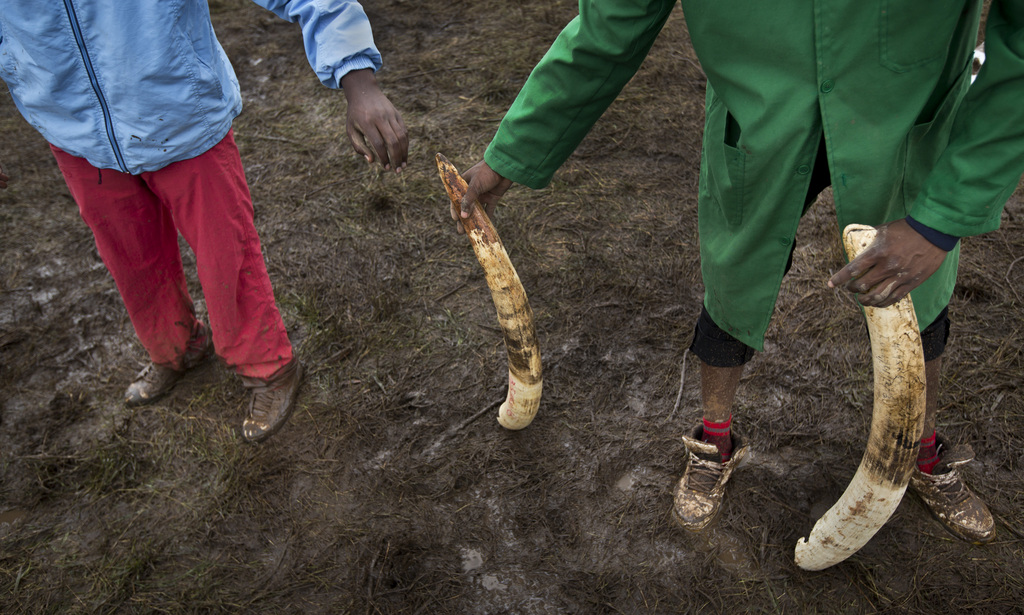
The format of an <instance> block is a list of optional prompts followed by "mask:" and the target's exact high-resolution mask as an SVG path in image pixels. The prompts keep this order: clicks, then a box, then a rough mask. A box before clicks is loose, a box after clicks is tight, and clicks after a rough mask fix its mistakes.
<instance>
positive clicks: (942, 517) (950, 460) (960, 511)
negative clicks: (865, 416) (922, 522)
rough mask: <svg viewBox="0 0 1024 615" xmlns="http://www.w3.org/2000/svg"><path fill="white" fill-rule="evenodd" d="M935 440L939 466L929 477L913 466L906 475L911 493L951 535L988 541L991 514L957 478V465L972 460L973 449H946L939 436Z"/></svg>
mask: <svg viewBox="0 0 1024 615" xmlns="http://www.w3.org/2000/svg"><path fill="white" fill-rule="evenodd" d="M936 439H937V440H938V443H939V463H938V465H936V466H935V470H934V471H933V472H932V473H931V474H925V473H924V472H921V471H920V470H918V469H917V468H916V467H915V468H914V472H913V473H912V474H911V475H910V489H911V491H913V492H914V493H916V494H917V496H918V497H919V498H921V501H922V502H924V505H925V507H926V508H928V510H929V511H930V512H931V513H932V516H933V517H935V518H936V519H937V520H938V521H939V523H941V524H942V525H943V527H945V528H946V529H947V530H949V531H950V532H951V533H952V534H953V535H954V536H957V537H958V538H961V539H963V540H966V541H968V542H972V543H974V544H984V543H986V542H988V541H990V540H992V537H993V536H994V535H995V521H994V520H993V519H992V513H990V512H989V510H988V507H987V506H985V502H983V501H981V498H979V497H978V496H977V495H975V494H974V493H973V492H972V491H971V490H970V489H968V488H967V485H965V484H964V482H963V480H962V479H961V478H960V466H962V465H964V464H965V463H967V462H969V461H971V460H972V459H974V450H973V449H972V448H971V446H970V445H968V444H965V445H961V446H956V447H950V448H947V446H946V443H945V441H944V440H943V439H942V436H938V437H937V438H936Z"/></svg>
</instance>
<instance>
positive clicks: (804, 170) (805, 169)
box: [796, 164, 811, 175]
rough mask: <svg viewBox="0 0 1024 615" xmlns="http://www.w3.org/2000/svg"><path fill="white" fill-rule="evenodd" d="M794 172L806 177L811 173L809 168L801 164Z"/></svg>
mask: <svg viewBox="0 0 1024 615" xmlns="http://www.w3.org/2000/svg"><path fill="white" fill-rule="evenodd" d="M796 172H797V173H799V174H800V175H807V174H808V173H810V172H811V167H809V166H807V165H806V164H802V165H800V166H799V167H797V169H796Z"/></svg>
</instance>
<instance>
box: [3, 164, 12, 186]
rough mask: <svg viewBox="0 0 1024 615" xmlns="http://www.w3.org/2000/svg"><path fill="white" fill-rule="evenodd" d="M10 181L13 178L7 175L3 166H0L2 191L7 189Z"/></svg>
mask: <svg viewBox="0 0 1024 615" xmlns="http://www.w3.org/2000/svg"><path fill="white" fill-rule="evenodd" d="M10 180H11V178H10V177H8V176H7V174H6V173H4V167H3V165H0V189H6V188H7V182H9V181H10Z"/></svg>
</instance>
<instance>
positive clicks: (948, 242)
mask: <svg viewBox="0 0 1024 615" xmlns="http://www.w3.org/2000/svg"><path fill="white" fill-rule="evenodd" d="M906 220H907V224H909V225H910V228H912V229H914V230H915V231H917V232H918V233H921V236H923V237H924V238H925V239H927V240H928V241H930V242H932V243H933V244H934V245H935V246H936V247H939V248H942V249H943V250H945V251H946V252H949V251H950V250H952V249H953V248H955V247H956V244H957V242H958V241H960V238H959V237H956V236H954V235H947V234H945V233H941V232H939V231H937V230H935V229H933V228H931V227H929V226H925V225H923V224H921V223H920V222H918V221H917V220H915V219H913V218H912V217H910V216H907V217H906Z"/></svg>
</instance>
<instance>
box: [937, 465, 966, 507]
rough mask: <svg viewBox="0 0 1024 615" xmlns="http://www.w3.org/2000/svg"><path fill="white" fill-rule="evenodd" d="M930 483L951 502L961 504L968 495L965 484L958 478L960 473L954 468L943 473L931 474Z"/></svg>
mask: <svg viewBox="0 0 1024 615" xmlns="http://www.w3.org/2000/svg"><path fill="white" fill-rule="evenodd" d="M932 484H933V485H935V487H936V488H937V489H938V490H939V491H941V492H942V493H943V494H944V495H945V496H946V497H947V498H949V500H950V502H951V503H952V504H962V503H963V502H965V501H966V500H967V499H968V498H969V497H970V492H969V491H967V486H966V485H964V483H963V481H961V480H960V475H959V474H958V473H957V472H955V471H954V470H950V471H949V472H946V473H945V474H933V475H932Z"/></svg>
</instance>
